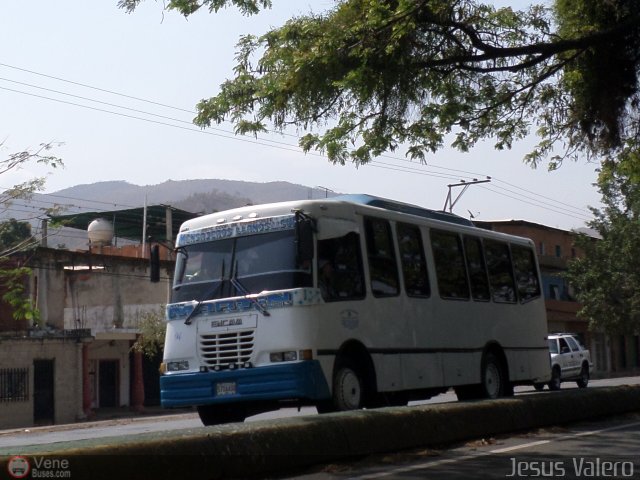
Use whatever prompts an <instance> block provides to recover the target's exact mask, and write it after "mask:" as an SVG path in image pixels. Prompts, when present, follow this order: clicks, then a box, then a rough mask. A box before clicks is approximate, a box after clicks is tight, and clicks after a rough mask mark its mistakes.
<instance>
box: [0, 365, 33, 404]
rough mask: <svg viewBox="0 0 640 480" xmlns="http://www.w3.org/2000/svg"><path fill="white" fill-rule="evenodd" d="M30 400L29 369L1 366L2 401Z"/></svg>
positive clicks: (0, 392)
mask: <svg viewBox="0 0 640 480" xmlns="http://www.w3.org/2000/svg"><path fill="white" fill-rule="evenodd" d="M28 400H29V369H28V368H0V402H26V401H28Z"/></svg>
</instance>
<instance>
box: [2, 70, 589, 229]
mask: <svg viewBox="0 0 640 480" xmlns="http://www.w3.org/2000/svg"><path fill="white" fill-rule="evenodd" d="M0 66H4V67H7V68H12V69H15V70H20V71H23V72H27V73H31V74H34V75H39V76H42V77H46V78H51V79H55V80H58V81H61V82H66V83H69V84H73V85H78V86H82V87H85V88H90V89H93V90H97V91H101V92H105V93H109V94H112V95H118V96H121V97H124V98H128V99H133V100H137V101H142V102H146V103H150V104H154V105H157V106H161V107H165V108H171V109H174V110H177V111H183V112H188V113H195V112H194V111H193V110H187V109H184V108H180V107H175V106H171V105H168V104H165V103H161V102H156V101H152V100H148V99H143V98H140V97H134V96H131V95H126V94H123V93H120V92H115V91H112V90H107V89H102V88H98V87H94V86H91V85H88V84H83V83H80V82H74V81H71V80H66V79H63V78H60V77H54V76H51V75H46V74H42V73H39V72H35V71H32V70H27V69H24V68H20V67H15V66H12V65H8V64H4V63H0ZM0 80H5V81H9V82H12V83H18V84H21V85H24V86H29V87H31V88H37V89H42V90H46V91H49V92H54V93H58V94H61V95H67V96H71V97H74V98H78V99H82V100H85V101H90V102H96V103H100V104H104V105H108V106H112V107H114V108H120V109H125V110H128V111H132V112H135V113H141V114H144V115H150V116H154V117H157V118H162V119H164V120H169V121H171V122H177V123H182V124H187V123H188V124H189V125H192V123H191V122H186V121H184V120H180V119H176V118H173V117H168V116H164V115H157V114H154V113H150V112H145V111H143V110H137V109H132V108H129V107H125V106H122V105H116V104H112V103H109V102H102V101H99V100H95V99H91V98H88V97H83V96H79V95H73V94H69V93H66V92H61V91H58V90H53V89H48V88H44V87H40V86H37V85H32V84H28V83H24V82H17V81H14V80H10V79H4V78H0ZM0 89H3V90H7V91H10V92H14V93H19V94H22V95H28V96H33V97H36V98H41V99H46V100H49V101H55V102H59V103H64V104H69V105H72V106H77V107H81V108H85V109H90V110H95V111H98V112H102V113H109V114H112V115H119V116H123V117H126V118H131V119H135V120H141V121H146V122H149V123H155V124H159V125H163V126H169V127H173V128H179V129H182V130H188V131H192V132H196V133H205V134H209V135H214V136H219V137H223V138H228V139H232V140H236V141H245V142H250V143H252V144H257V145H261V146H269V147H272V148H281V149H283V150H287V151H293V152H296V153H302V152H301V149H300V148H299V147H298V146H294V145H291V144H288V143H285V142H278V141H273V140H269V139H261V140H260V141H259V140H257V139H255V140H249V139H247V138H242V137H238V136H237V135H235V134H233V133H232V132H228V131H226V130H222V129H217V130H218V131H221V132H223V133H224V134H222V133H214V132H210V131H206V130H201V129H195V128H187V127H183V126H181V125H176V124H173V123H166V122H164V121H157V120H153V119H149V118H143V117H138V116H136V115H128V114H125V113H122V112H114V111H110V110H105V109H101V108H96V107H92V106H88V105H83V104H78V103H75V102H69V101H64V100H60V99H56V98H51V97H46V96H43V95H36V94H33V93H28V92H23V91H19V90H15V89H10V88H6V87H0ZM209 129H213V128H211V127H209ZM290 136H292V137H295V136H294V135H290ZM296 138H297V137H296ZM265 141H266V142H270V143H273V144H274V145H271V144H266V143H263V142H265ZM307 154H309V155H314V156H323V155H322V154H319V153H315V152H308V153H307ZM380 157H381V158H387V159H391V160H393V161H402V162H404V163H406V162H409V163H411V164H413V162H412V161H411V160H409V159H403V158H398V157H394V156H391V155H387V154H383V155H380ZM370 164H371V165H372V166H374V167H377V168H384V169H387V170H393V171H398V172H401V173H411V174H419V175H425V176H430V177H433V178H445V179H455V178H457V177H459V176H467V175H470V176H486V175H485V174H482V173H478V172H470V171H466V170H460V169H453V168H448V167H442V166H438V165H434V164H428V165H424V164H420V167H419V168H416V167H408V166H401V165H394V164H388V163H384V162H380V161H378V160H373V161H371V162H370ZM424 167H429V168H432V169H437V170H443V171H446V172H454V173H456V174H458V175H457V176H453V174H446V173H438V172H434V171H432V170H425V168H424ZM460 174H464V175H460ZM467 178H471V177H467ZM492 178H493V179H494V180H495V181H496V182H499V183H503V184H505V185H508V186H510V187H512V188H515V189H517V190H522V191H523V192H527V193H530V194H533V195H535V196H536V197H540V198H544V199H547V200H550V201H552V202H554V204H553V205H549V204H548V203H547V202H542V201H540V200H538V199H537V198H532V197H528V196H527V195H523V194H521V193H517V192H514V191H513V190H509V189H507V188H505V187H500V186H498V187H497V188H499V189H501V190H504V191H506V192H509V193H512V194H514V195H517V196H518V197H513V196H509V195H508V194H505V193H502V192H498V191H496V190H495V189H488V188H487V189H486V190H487V191H490V192H492V193H495V194H499V195H503V196H507V197H509V198H514V199H516V200H520V201H523V202H524V203H528V204H530V205H533V206H535V207H537V208H541V209H545V210H548V211H552V212H555V213H561V214H563V215H567V216H574V218H578V217H577V216H580V217H581V219H584V217H583V216H582V215H583V212H584V213H587V212H588V211H587V210H586V209H583V208H580V207H576V206H573V205H570V204H567V203H565V202H559V201H558V200H555V199H553V198H551V197H548V196H544V195H540V194H538V193H536V192H532V191H531V190H527V189H525V188H522V187H519V186H517V185H514V184H512V183H509V182H506V181H503V180H500V179H499V178H496V177H495V176H492ZM49 195H53V194H49ZM519 197H523V198H524V199H529V200H531V201H527V200H522V199H521V198H519ZM60 198H64V197H63V196H60ZM76 200H83V201H84V200H85V199H76ZM88 201H89V200H88ZM92 202H93V201H92ZM96 203H98V202H96ZM103 203H104V204H108V205H114V206H117V204H111V203H109V202H103ZM558 205H562V206H564V207H567V208H568V209H573V210H575V211H576V212H575V213H574V214H572V213H568V212H567V211H560V210H558ZM77 208H86V207H77ZM130 208H135V207H130ZM576 215H577V216H576Z"/></svg>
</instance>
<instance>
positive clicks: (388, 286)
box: [364, 217, 400, 297]
mask: <svg viewBox="0 0 640 480" xmlns="http://www.w3.org/2000/svg"><path fill="white" fill-rule="evenodd" d="M364 227H365V238H366V242H367V259H368V260H369V276H370V279H369V280H370V282H371V290H372V291H373V294H374V295H375V296H376V297H391V296H395V295H398V293H399V292H400V282H399V280H398V264H397V262H396V254H395V249H394V246H393V238H392V235H391V225H389V222H387V221H386V220H381V219H379V218H371V217H366V218H365V219H364Z"/></svg>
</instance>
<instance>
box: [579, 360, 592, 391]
mask: <svg viewBox="0 0 640 480" xmlns="http://www.w3.org/2000/svg"><path fill="white" fill-rule="evenodd" d="M576 383H577V384H578V387H580V388H587V385H589V366H588V365H586V364H584V365H582V370H581V371H580V378H579V379H578V380H577V381H576Z"/></svg>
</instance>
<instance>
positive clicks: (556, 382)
mask: <svg viewBox="0 0 640 480" xmlns="http://www.w3.org/2000/svg"><path fill="white" fill-rule="evenodd" d="M561 383H562V379H561V378H560V369H559V368H558V367H554V368H553V370H552V371H551V380H550V381H549V390H560V384H561Z"/></svg>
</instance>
